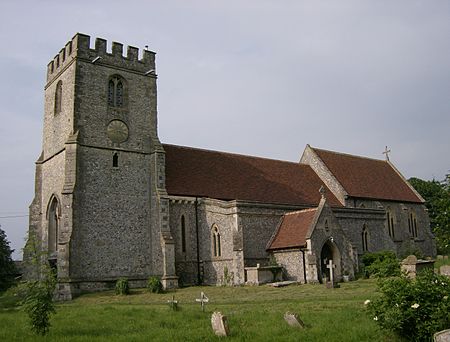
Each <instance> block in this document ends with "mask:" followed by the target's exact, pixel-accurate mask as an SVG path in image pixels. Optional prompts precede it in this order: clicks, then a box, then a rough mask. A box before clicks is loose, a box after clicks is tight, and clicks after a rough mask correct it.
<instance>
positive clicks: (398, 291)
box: [366, 271, 450, 341]
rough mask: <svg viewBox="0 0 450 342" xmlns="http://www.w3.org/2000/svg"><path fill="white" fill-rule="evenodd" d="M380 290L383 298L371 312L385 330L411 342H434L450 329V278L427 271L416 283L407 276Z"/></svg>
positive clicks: (385, 283)
mask: <svg viewBox="0 0 450 342" xmlns="http://www.w3.org/2000/svg"><path fill="white" fill-rule="evenodd" d="M378 286H379V290H380V292H381V294H382V295H381V297H380V298H378V299H375V300H374V301H373V302H370V303H368V305H367V308H368V311H369V312H370V314H371V316H372V317H373V319H374V320H375V321H376V322H377V323H378V324H379V325H380V326H381V327H382V328H384V329H387V330H390V331H392V332H394V333H396V334H397V335H398V336H401V337H403V338H405V339H407V340H408V341H430V340H431V338H432V335H433V334H434V333H436V332H437V331H440V330H444V329H448V327H449V326H450V299H449V298H448V297H449V295H450V279H449V278H447V277H444V276H441V275H438V274H435V273H434V272H432V271H424V272H422V273H420V274H419V275H418V276H417V278H416V279H415V280H413V279H410V278H408V277H407V276H404V275H403V276H401V277H396V278H388V279H382V280H380V282H379V285H378ZM366 302H367V301H366Z"/></svg>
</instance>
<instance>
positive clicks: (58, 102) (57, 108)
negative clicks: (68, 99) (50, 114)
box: [55, 81, 62, 115]
mask: <svg viewBox="0 0 450 342" xmlns="http://www.w3.org/2000/svg"><path fill="white" fill-rule="evenodd" d="M61 102H62V81H58V83H57V84H56V90H55V115H56V114H59V113H61Z"/></svg>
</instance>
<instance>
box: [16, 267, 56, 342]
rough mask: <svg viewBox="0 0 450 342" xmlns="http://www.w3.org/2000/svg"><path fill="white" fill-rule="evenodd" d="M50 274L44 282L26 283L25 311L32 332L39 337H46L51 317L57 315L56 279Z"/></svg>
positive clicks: (23, 303)
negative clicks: (55, 301)
mask: <svg viewBox="0 0 450 342" xmlns="http://www.w3.org/2000/svg"><path fill="white" fill-rule="evenodd" d="M49 272H50V274H49V275H47V276H45V278H44V279H42V280H37V281H28V282H27V283H26V294H25V299H24V300H23V302H22V305H23V309H24V310H25V312H26V313H27V314H28V318H29V321H30V324H31V330H32V331H33V332H34V333H36V334H38V335H42V336H43V335H46V334H47V333H48V331H49V329H50V316H51V314H54V313H56V311H55V308H54V305H53V292H54V290H55V285H56V277H55V275H54V274H53V273H52V272H51V271H50V270H49Z"/></svg>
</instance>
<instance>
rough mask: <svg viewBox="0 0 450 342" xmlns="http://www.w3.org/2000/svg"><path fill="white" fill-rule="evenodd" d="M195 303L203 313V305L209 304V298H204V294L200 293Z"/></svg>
mask: <svg viewBox="0 0 450 342" xmlns="http://www.w3.org/2000/svg"><path fill="white" fill-rule="evenodd" d="M195 301H196V302H199V303H200V305H201V306H202V311H203V312H205V305H206V303H208V302H209V298H208V297H206V295H205V293H203V292H201V293H200V298H197V299H196V300H195Z"/></svg>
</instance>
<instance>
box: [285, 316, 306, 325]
mask: <svg viewBox="0 0 450 342" xmlns="http://www.w3.org/2000/svg"><path fill="white" fill-rule="evenodd" d="M284 320H285V321H286V322H287V324H289V325H290V326H291V327H295V328H304V327H305V323H303V321H302V320H301V319H300V318H298V316H297V314H295V313H292V312H286V313H285V314H284Z"/></svg>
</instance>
